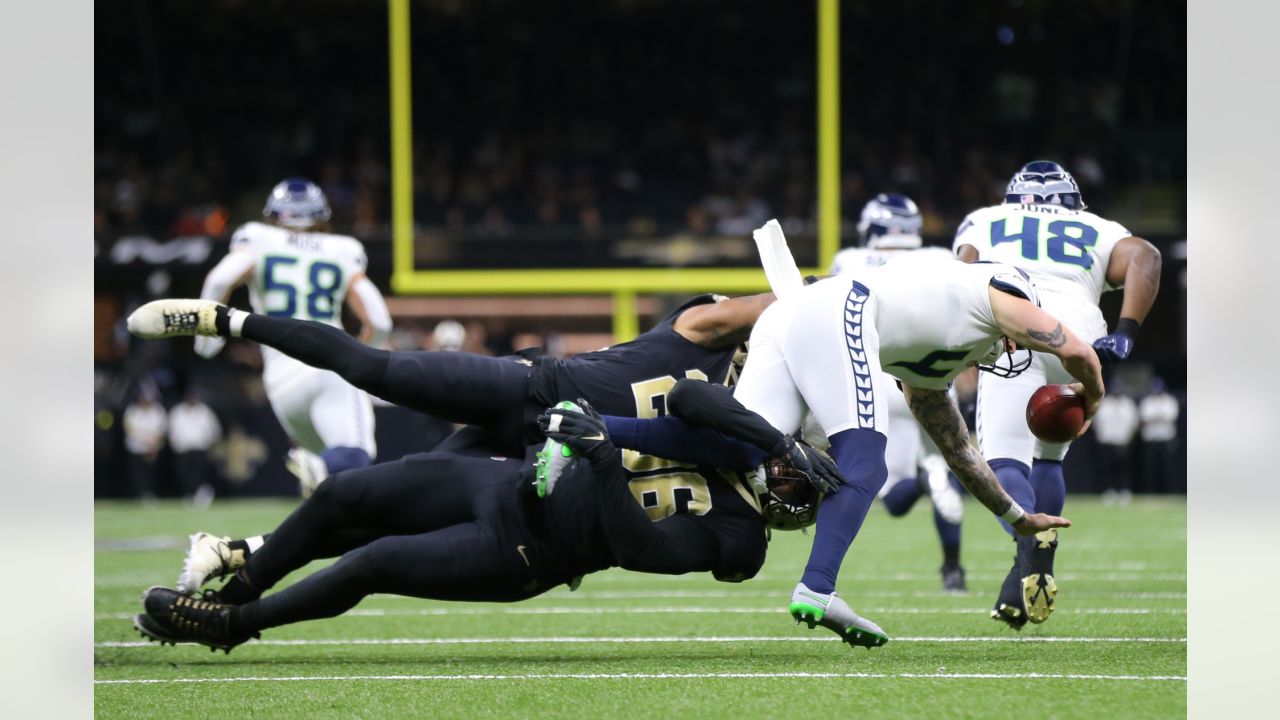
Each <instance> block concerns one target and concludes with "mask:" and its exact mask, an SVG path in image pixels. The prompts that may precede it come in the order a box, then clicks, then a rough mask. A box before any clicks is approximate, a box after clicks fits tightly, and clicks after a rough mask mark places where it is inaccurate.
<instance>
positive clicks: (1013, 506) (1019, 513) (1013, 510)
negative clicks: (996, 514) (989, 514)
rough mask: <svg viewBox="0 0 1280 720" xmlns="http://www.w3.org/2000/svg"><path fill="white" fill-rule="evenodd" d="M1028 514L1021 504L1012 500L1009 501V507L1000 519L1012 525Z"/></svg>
mask: <svg viewBox="0 0 1280 720" xmlns="http://www.w3.org/2000/svg"><path fill="white" fill-rule="evenodd" d="M1026 514H1027V513H1026V512H1025V511H1023V509H1022V506H1021V505H1019V504H1018V503H1016V502H1014V501H1012V500H1011V501H1009V509H1008V510H1005V511H1004V514H1003V515H1001V516H1000V519H1001V520H1003V521H1005V522H1007V523H1009V524H1010V525H1012V524H1014V523H1016V522H1018V521H1019V520H1021V519H1022V517H1023V516H1024V515H1026Z"/></svg>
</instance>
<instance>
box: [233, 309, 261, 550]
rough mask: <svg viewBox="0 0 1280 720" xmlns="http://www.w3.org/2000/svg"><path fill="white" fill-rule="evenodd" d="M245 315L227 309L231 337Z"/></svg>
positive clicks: (236, 333) (235, 335)
mask: <svg viewBox="0 0 1280 720" xmlns="http://www.w3.org/2000/svg"><path fill="white" fill-rule="evenodd" d="M247 317H249V313H247V312H245V311H243V310H237V309H235V308H228V309H227V326H228V329H229V330H230V331H231V337H240V331H241V330H242V329H243V328H244V321H245V318H247ZM259 539H261V538H259Z"/></svg>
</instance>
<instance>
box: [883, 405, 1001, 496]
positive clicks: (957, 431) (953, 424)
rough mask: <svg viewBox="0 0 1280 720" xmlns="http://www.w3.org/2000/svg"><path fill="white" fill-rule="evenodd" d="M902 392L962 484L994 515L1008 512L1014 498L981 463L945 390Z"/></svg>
mask: <svg viewBox="0 0 1280 720" xmlns="http://www.w3.org/2000/svg"><path fill="white" fill-rule="evenodd" d="M902 389H903V392H905V393H906V396H907V405H908V406H909V407H910V408H911V414H912V415H914V416H915V418H916V420H918V421H919V422H920V426H921V427H922V428H924V430H925V432H927V433H929V437H930V438H932V439H933V442H934V444H936V445H937V446H938V450H939V451H941V452H942V457H943V458H945V459H946V461H947V465H948V466H949V467H950V468H951V470H952V472H954V473H955V474H956V477H957V478H958V479H959V480H960V484H961V485H964V487H965V489H966V490H968V491H969V493H970V494H971V495H973V496H974V497H975V498H977V499H978V502H980V503H982V505H983V507H985V508H987V509H988V510H990V511H991V512H992V513H994V514H995V515H1001V514H1003V513H1004V512H1005V511H1006V510H1008V509H1009V506H1010V504H1011V503H1013V498H1011V497H1009V494H1008V493H1006V492H1005V491H1004V488H1002V487H1000V482H999V481H998V480H996V476H995V473H993V472H991V466H990V465H987V462H986V460H983V459H982V455H981V454H979V452H978V448H977V447H976V446H975V445H974V444H973V442H972V441H971V440H970V439H969V429H968V428H967V427H966V426H965V424H964V418H963V417H962V416H961V415H960V410H959V409H958V408H956V405H955V403H954V402H953V401H952V400H951V396H950V395H949V394H947V392H946V391H945V390H925V389H922V388H915V387H910V386H906V385H904V386H903V388H902Z"/></svg>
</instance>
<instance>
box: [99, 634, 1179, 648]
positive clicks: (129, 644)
mask: <svg viewBox="0 0 1280 720" xmlns="http://www.w3.org/2000/svg"><path fill="white" fill-rule="evenodd" d="M839 640H840V638H838V637H836V636H835V635H800V636H781V637H779V636H772V637H771V636H766V635H759V636H753V635H744V636H719V637H717V636H708V637H702V636H695V637H677V636H669V637H491V638H485V637H482V638H326V639H297V640H253V641H251V642H250V644H252V645H274V646H285V647H296V646H304V647H305V646H309V645H535V644H541V643H547V644H567V645H594V644H630V643H745V642H835V641H839ZM890 641H891V642H917V643H970V642H972V643H979V642H982V643H986V642H1012V643H1185V642H1186V641H1187V639H1186V638H1184V637H1182V638H1174V637H1036V636H1026V637H1012V636H1008V635H998V636H991V637H961V636H952V637H895V638H891V639H890ZM94 647H101V648H135V647H157V645H156V644H155V643H153V642H146V641H143V640H125V641H110V642H99V643H94Z"/></svg>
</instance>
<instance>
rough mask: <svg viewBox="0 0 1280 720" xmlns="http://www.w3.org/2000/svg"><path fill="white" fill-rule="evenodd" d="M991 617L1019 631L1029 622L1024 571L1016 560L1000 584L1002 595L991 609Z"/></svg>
mask: <svg viewBox="0 0 1280 720" xmlns="http://www.w3.org/2000/svg"><path fill="white" fill-rule="evenodd" d="M991 619H992V620H999V621H1000V622H1002V623H1004V624H1005V625H1008V626H1009V627H1010V628H1012V629H1014V630H1018V631H1021V630H1022V628H1023V626H1025V625H1026V624H1027V600H1026V596H1025V595H1023V593H1022V572H1021V569H1020V568H1019V567H1018V562H1017V561H1016V560H1015V561H1014V564H1013V568H1012V569H1010V570H1009V574H1008V575H1007V576H1005V579H1004V583H1003V584H1002V585H1001V586H1000V597H998V598H996V605H995V607H994V608H992V609H991Z"/></svg>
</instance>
